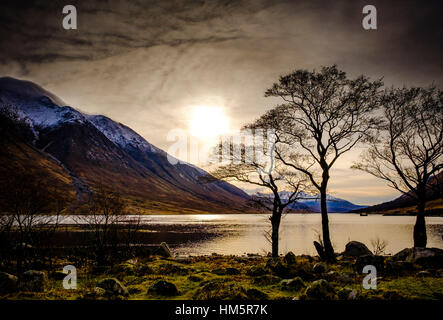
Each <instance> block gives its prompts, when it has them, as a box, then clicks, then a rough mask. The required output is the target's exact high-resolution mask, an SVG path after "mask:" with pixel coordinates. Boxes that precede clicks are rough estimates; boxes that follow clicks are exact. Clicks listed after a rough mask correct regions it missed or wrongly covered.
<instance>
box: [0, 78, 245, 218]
mask: <svg viewBox="0 0 443 320" xmlns="http://www.w3.org/2000/svg"><path fill="white" fill-rule="evenodd" d="M0 106H2V107H6V108H8V109H10V110H11V111H13V112H14V113H16V114H17V116H18V117H19V118H20V120H22V121H23V122H25V123H27V124H28V125H29V127H30V130H31V131H32V132H34V138H33V139H32V141H31V140H30V141H25V142H26V143H27V144H29V145H32V146H33V147H35V148H37V149H38V150H40V151H41V152H45V153H47V154H49V155H50V156H51V157H53V158H54V159H56V161H57V162H59V164H60V165H61V166H63V168H64V169H65V170H66V171H69V174H70V175H71V177H72V178H73V179H74V180H75V181H77V182H79V183H80V184H82V183H84V184H85V185H86V186H90V187H94V186H97V185H98V184H100V185H106V186H108V187H110V188H112V189H114V190H115V191H117V192H119V193H121V194H123V195H127V196H129V197H131V199H135V202H136V203H142V204H143V205H144V207H148V208H149V207H151V208H152V207H153V206H154V207H155V208H160V209H161V207H162V206H163V204H166V203H167V204H169V207H174V208H185V209H186V210H197V211H198V210H201V211H209V212H222V211H224V212H226V211H230V209H233V210H231V211H235V210H242V211H243V210H244V208H245V207H244V202H245V200H246V199H247V198H248V195H247V194H246V193H245V192H243V191H242V190H240V189H238V188H237V187H235V186H233V185H231V184H229V183H226V182H221V181H220V182H216V183H211V184H202V183H200V181H199V179H198V178H199V177H201V176H202V175H206V174H207V173H206V172H205V171H203V170H202V169H200V168H197V167H195V166H193V165H190V164H187V163H183V162H180V163H178V164H176V165H172V164H171V163H170V162H169V161H168V160H167V156H168V154H167V153H166V152H164V151H163V150H161V149H159V148H157V147H155V146H153V145H152V144H150V143H149V142H148V141H146V140H145V139H144V138H143V137H141V136H140V135H139V134H137V133H136V132H135V131H133V130H132V129H130V128H129V127H127V126H125V125H123V124H121V123H118V122H115V121H113V120H112V119H110V118H108V117H105V116H102V115H88V114H84V113H82V112H80V111H78V110H77V109H75V108H73V107H70V106H66V105H65V103H64V102H63V100H61V99H60V98H58V97H57V96H55V95H54V94H52V93H50V92H48V91H46V90H44V89H43V88H41V87H40V86H38V85H36V84H34V83H32V82H29V81H22V80H17V79H13V78H8V77H6V78H0ZM86 189H87V188H81V190H86ZM77 192H80V191H79V189H78V188H77ZM226 208H229V209H226Z"/></svg>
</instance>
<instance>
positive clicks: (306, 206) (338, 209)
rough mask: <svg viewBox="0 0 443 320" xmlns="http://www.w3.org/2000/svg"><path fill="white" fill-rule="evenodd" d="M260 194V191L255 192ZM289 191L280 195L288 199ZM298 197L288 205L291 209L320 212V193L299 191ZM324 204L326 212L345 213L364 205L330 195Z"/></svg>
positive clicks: (361, 207)
mask: <svg viewBox="0 0 443 320" xmlns="http://www.w3.org/2000/svg"><path fill="white" fill-rule="evenodd" d="M257 195H258V196H260V193H259V194H257ZM289 195H290V193H289V192H288V191H281V192H280V197H281V198H282V199H286V200H287V199H288V198H289ZM298 198H299V200H297V201H296V202H295V203H293V204H291V205H290V206H289V209H291V211H296V212H314V213H318V212H321V207H320V194H308V193H306V192H303V191H300V192H299V193H298ZM326 206H327V208H328V212H330V213H346V212H349V211H352V210H356V209H363V208H366V206H361V205H356V204H353V203H351V202H349V201H347V200H344V199H340V198H336V197H333V196H331V195H327V196H326Z"/></svg>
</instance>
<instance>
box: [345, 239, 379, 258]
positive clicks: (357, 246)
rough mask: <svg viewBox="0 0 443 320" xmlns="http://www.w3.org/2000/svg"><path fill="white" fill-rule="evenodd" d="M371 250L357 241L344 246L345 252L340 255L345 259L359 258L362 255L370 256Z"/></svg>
mask: <svg viewBox="0 0 443 320" xmlns="http://www.w3.org/2000/svg"><path fill="white" fill-rule="evenodd" d="M371 254H372V252H371V250H369V249H368V247H366V245H365V244H364V243H361V242H358V241H351V242H348V243H347V244H346V247H345V251H344V252H343V253H342V255H343V256H345V257H354V258H357V257H360V256H364V255H371Z"/></svg>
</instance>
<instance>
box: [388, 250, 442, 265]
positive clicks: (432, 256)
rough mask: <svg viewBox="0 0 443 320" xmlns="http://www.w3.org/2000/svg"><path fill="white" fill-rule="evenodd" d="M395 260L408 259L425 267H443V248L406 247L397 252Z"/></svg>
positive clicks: (407, 260)
mask: <svg viewBox="0 0 443 320" xmlns="http://www.w3.org/2000/svg"><path fill="white" fill-rule="evenodd" d="M392 259H393V260H394V261H406V262H411V263H415V264H419V265H421V266H423V267H433V268H442V267H443V250H442V249H439V248H406V249H403V250H402V251H400V252H398V253H397V254H395V255H394V256H393V257H392Z"/></svg>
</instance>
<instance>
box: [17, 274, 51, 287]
mask: <svg viewBox="0 0 443 320" xmlns="http://www.w3.org/2000/svg"><path fill="white" fill-rule="evenodd" d="M47 284H48V277H47V276H46V273H45V272H43V271H36V270H28V271H26V272H25V273H23V275H22V276H21V277H20V281H19V285H18V288H19V290H21V291H30V292H43V291H45V289H46V286H47Z"/></svg>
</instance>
